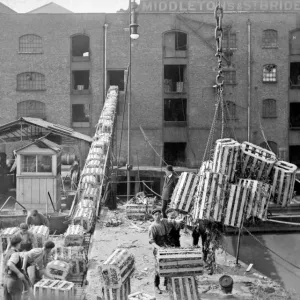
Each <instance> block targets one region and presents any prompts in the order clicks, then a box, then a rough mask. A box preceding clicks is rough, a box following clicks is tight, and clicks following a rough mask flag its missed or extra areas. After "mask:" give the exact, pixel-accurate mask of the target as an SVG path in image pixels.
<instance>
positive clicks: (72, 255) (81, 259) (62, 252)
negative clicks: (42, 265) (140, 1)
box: [51, 247, 88, 276]
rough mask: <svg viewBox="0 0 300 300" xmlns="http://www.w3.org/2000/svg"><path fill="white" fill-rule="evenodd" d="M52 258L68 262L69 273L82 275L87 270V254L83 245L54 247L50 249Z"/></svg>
mask: <svg viewBox="0 0 300 300" xmlns="http://www.w3.org/2000/svg"><path fill="white" fill-rule="evenodd" d="M51 257H52V259H53V260H60V261H65V262H67V263H69V264H70V275H72V276H73V275H82V274H84V273H85V272H86V271H87V263H88V259H87V255H86V252H85V251H84V248H83V247H56V248H54V249H53V250H52V251H51Z"/></svg>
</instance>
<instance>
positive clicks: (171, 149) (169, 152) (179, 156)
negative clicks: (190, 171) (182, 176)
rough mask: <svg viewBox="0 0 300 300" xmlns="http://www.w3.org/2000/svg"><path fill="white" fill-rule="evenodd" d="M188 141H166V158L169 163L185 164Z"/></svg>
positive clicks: (174, 164)
mask: <svg viewBox="0 0 300 300" xmlns="http://www.w3.org/2000/svg"><path fill="white" fill-rule="evenodd" d="M185 149H186V143H164V160H165V161H166V163H167V164H168V165H172V166H185V165H186V157H185Z"/></svg>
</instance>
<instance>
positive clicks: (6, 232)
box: [0, 227, 20, 253]
mask: <svg viewBox="0 0 300 300" xmlns="http://www.w3.org/2000/svg"><path fill="white" fill-rule="evenodd" d="M19 230H20V228H18V227H8V228H5V229H3V230H2V231H1V233H0V243H1V245H0V253H4V252H5V251H6V248H7V246H8V244H9V242H10V240H11V238H12V237H13V236H14V235H15V234H16V233H17V232H18V231H19Z"/></svg>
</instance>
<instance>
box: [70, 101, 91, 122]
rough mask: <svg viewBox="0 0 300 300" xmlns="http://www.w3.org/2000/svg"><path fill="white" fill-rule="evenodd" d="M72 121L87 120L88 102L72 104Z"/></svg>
mask: <svg viewBox="0 0 300 300" xmlns="http://www.w3.org/2000/svg"><path fill="white" fill-rule="evenodd" d="M72 121H73V122H89V121H90V106H89V104H73V105H72Z"/></svg>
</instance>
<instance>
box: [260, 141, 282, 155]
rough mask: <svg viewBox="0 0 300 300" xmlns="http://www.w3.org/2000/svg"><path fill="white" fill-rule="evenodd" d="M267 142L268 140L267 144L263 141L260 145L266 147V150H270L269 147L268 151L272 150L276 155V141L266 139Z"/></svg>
mask: <svg viewBox="0 0 300 300" xmlns="http://www.w3.org/2000/svg"><path fill="white" fill-rule="evenodd" d="M267 142H268V144H267V143H266V142H263V143H261V144H260V146H261V147H262V148H265V149H267V150H270V148H271V150H270V151H272V152H274V153H275V154H276V155H278V146H277V143H275V142H272V141H267Z"/></svg>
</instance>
